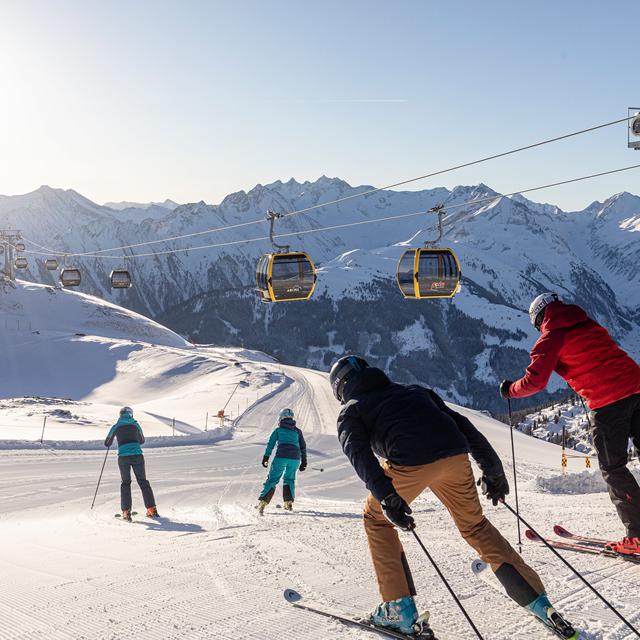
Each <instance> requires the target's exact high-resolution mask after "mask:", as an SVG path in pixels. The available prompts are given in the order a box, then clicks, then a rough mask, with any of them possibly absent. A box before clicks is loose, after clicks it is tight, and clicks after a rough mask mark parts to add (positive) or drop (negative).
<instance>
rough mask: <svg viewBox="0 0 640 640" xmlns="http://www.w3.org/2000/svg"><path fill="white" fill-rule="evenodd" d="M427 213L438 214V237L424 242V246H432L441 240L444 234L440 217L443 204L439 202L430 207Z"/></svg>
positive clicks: (442, 215) (441, 216)
mask: <svg viewBox="0 0 640 640" xmlns="http://www.w3.org/2000/svg"><path fill="white" fill-rule="evenodd" d="M427 213H435V214H436V215H437V216H438V237H437V238H436V239H435V240H427V241H425V243H424V246H425V247H433V246H436V245H437V244H438V243H439V242H440V240H442V236H443V235H444V227H443V223H442V218H443V217H444V205H442V204H439V205H437V206H435V207H431V209H429V211H428V212H427Z"/></svg>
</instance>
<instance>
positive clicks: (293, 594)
mask: <svg viewBox="0 0 640 640" xmlns="http://www.w3.org/2000/svg"><path fill="white" fill-rule="evenodd" d="M283 595H284V599H285V600H286V601H287V602H289V603H290V604H292V605H293V606H294V607H296V609H302V610H303V611H309V612H311V613H316V614H318V615H321V616H324V617H325V618H330V619H332V620H337V621H338V622H342V624H345V625H348V626H352V627H359V628H360V629H366V630H367V631H372V632H373V633H377V634H378V635H380V636H383V637H387V638H397V639H399V640H437V638H436V637H435V635H434V633H433V630H432V629H431V628H430V627H429V622H428V620H429V614H428V613H425V614H422V615H421V616H420V617H419V618H418V624H419V626H420V627H421V630H420V631H419V632H417V633H413V634H405V633H400V632H399V631H393V630H392V629H385V628H384V627H377V626H376V625H374V624H372V623H371V622H368V621H367V620H365V619H364V618H359V617H355V616H354V617H351V616H348V615H345V614H342V613H334V612H331V611H327V610H326V609H323V608H320V605H315V604H314V605H307V604H301V600H302V596H301V595H300V594H299V593H298V592H297V591H294V590H293V589H285V591H284V594H283Z"/></svg>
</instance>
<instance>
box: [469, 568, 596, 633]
mask: <svg viewBox="0 0 640 640" xmlns="http://www.w3.org/2000/svg"><path fill="white" fill-rule="evenodd" d="M471 572H472V573H473V575H474V576H476V578H480V579H481V580H482V581H483V582H484V583H485V584H486V585H488V586H490V587H491V588H492V589H495V590H496V591H497V592H498V593H499V594H500V595H501V596H503V597H505V598H507V599H508V600H511V598H509V596H508V595H507V594H506V593H505V591H504V589H503V588H502V585H501V584H500V583H499V582H498V580H497V579H496V577H495V576H494V574H493V571H491V567H489V565H488V564H487V563H486V562H483V561H482V560H480V559H479V558H477V559H476V560H474V561H473V562H472V563H471ZM527 613H528V614H529V615H530V616H531V617H532V618H534V619H535V620H537V621H538V622H539V623H540V624H541V625H542V626H543V627H544V628H545V629H546V630H547V631H549V632H550V633H553V634H554V635H556V636H558V637H559V638H563V640H586V638H587V636H585V635H584V634H583V633H582V632H581V631H579V630H578V629H575V628H574V627H572V628H573V629H574V633H573V635H570V636H566V635H563V634H562V633H560V631H558V630H557V629H555V628H554V627H552V626H551V625H548V624H546V623H545V622H543V621H542V620H540V618H538V616H536V615H534V614H533V613H531V612H530V611H527Z"/></svg>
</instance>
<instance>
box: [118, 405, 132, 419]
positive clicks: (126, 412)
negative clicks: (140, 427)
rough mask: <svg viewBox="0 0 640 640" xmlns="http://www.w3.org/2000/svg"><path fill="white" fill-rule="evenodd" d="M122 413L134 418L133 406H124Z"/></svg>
mask: <svg viewBox="0 0 640 640" xmlns="http://www.w3.org/2000/svg"><path fill="white" fill-rule="evenodd" d="M120 415H121V416H129V417H130V418H133V409H132V408H131V407H122V409H120Z"/></svg>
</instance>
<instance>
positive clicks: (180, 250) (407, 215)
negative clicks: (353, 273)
mask: <svg viewBox="0 0 640 640" xmlns="http://www.w3.org/2000/svg"><path fill="white" fill-rule="evenodd" d="M632 169H640V164H634V165H630V166H628V167H621V168H619V169H612V170H610V171H601V172H599V173H592V174H590V175H586V176H581V177H579V178H570V179H568V180H561V181H559V182H551V183H548V184H544V185H540V186H538V187H530V188H528V189H520V190H519V191H512V192H510V193H505V194H497V195H494V196H488V197H486V198H479V199H477V200H467V201H465V202H459V203H457V204H450V205H446V208H447V210H448V211H451V210H452V209H460V208H463V207H467V206H469V205H477V204H483V203H487V202H493V201H495V200H498V199H500V198H510V197H512V196H516V195H521V194H524V193H531V192H533V191H541V190H542V189H550V188H552V187H559V186H562V185H566V184H572V183H574V182H582V181H584V180H591V179H593V178H599V177H601V176H607V175H612V174H615V173H622V172H623V171H630V170H632ZM424 214H425V210H424V209H422V210H421V211H415V212H412V213H402V214H398V215H393V216H386V217H384V218H373V219H370V220H359V221H356V222H346V223H343V224H336V225H331V226H328V227H319V228H316V229H306V230H303V231H292V232H289V233H279V234H277V235H275V236H274V238H278V239H281V238H291V237H294V236H304V235H307V234H310V233H319V232H322V231H334V230H336V229H347V228H349V227H357V226H360V225H364V224H375V223H380V222H390V221H393V220H402V219H405V218H414V217H417V216H423V215H424ZM269 239H270V237H269V236H261V237H259V238H243V239H242V240H231V241H229V242H219V243H214V244H204V245H197V246H195V247H180V248H177V249H166V250H163V251H153V252H149V253H133V254H130V255H128V256H127V259H128V260H131V259H134V258H148V257H153V256H161V255H170V254H176V253H185V252H188V251H201V250H204V249H217V248H220V247H230V246H235V245H239V244H245V243H250V242H262V241H265V240H269ZM29 242H31V241H30V240H29ZM24 253H31V254H36V255H48V254H49V253H52V252H50V251H48V252H47V254H44V253H43V252H41V251H29V250H27V251H25V252H24ZM59 253H61V252H59ZM66 255H67V256H77V255H78V254H72V253H67V254H66ZM80 255H82V256H83V257H86V258H95V259H100V260H104V259H112V260H122V256H105V255H98V254H80Z"/></svg>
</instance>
